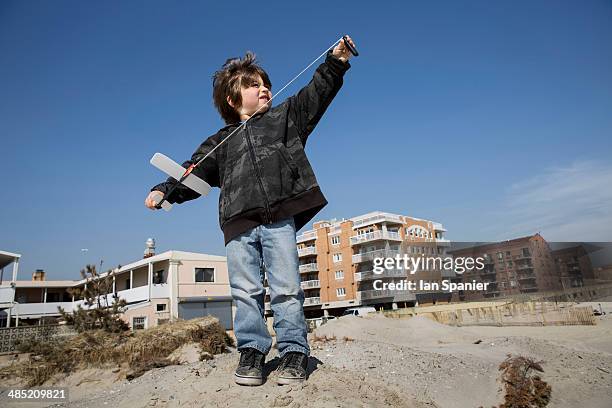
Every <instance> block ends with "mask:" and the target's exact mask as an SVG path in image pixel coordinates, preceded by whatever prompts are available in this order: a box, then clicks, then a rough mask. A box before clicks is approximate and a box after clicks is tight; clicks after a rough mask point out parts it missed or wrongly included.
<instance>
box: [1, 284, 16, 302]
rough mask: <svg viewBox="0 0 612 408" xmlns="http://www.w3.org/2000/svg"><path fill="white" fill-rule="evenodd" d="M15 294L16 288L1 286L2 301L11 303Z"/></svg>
mask: <svg viewBox="0 0 612 408" xmlns="http://www.w3.org/2000/svg"><path fill="white" fill-rule="evenodd" d="M14 294H15V289H13V288H12V287H10V286H8V287H3V288H0V303H11V302H12V301H13V297H14Z"/></svg>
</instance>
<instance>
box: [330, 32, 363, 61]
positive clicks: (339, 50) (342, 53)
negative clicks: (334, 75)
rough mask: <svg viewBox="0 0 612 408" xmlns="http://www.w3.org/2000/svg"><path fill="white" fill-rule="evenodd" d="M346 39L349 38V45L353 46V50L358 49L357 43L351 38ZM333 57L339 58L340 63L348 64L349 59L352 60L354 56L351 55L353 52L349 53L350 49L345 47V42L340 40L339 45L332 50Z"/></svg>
mask: <svg viewBox="0 0 612 408" xmlns="http://www.w3.org/2000/svg"><path fill="white" fill-rule="evenodd" d="M346 38H347V40H348V42H349V44H351V45H352V46H353V48H357V47H356V46H355V43H354V42H353V40H352V39H351V37H349V36H348V35H347V36H346ZM332 55H333V56H334V57H336V58H338V59H339V60H340V61H342V62H346V61H348V60H349V58H351V56H352V55H353V54H351V52H350V51H349V49H348V47H347V46H346V45H344V40H340V42H339V43H338V45H336V47H335V48H334V49H333V50H332Z"/></svg>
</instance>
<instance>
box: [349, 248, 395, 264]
mask: <svg viewBox="0 0 612 408" xmlns="http://www.w3.org/2000/svg"><path fill="white" fill-rule="evenodd" d="M396 255H399V251H395V250H392V249H377V250H374V251H370V252H364V253H361V254H354V255H353V263H360V262H367V261H371V260H373V259H374V258H393V257H395V256H396Z"/></svg>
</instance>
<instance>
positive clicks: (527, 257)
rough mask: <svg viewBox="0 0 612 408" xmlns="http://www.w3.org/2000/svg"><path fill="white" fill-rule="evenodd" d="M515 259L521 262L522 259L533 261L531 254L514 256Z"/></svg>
mask: <svg viewBox="0 0 612 408" xmlns="http://www.w3.org/2000/svg"><path fill="white" fill-rule="evenodd" d="M513 258H514V259H516V260H517V261H520V260H522V259H531V254H529V255H525V254H520V255H514V256H513Z"/></svg>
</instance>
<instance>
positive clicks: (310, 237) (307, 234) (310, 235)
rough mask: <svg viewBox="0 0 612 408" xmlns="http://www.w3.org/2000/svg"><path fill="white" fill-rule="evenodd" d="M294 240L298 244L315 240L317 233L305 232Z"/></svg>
mask: <svg viewBox="0 0 612 408" xmlns="http://www.w3.org/2000/svg"><path fill="white" fill-rule="evenodd" d="M295 238H296V241H297V243H298V244H299V243H300V242H305V241H312V240H315V239H317V232H316V231H306V232H304V233H303V234H300V235H298V236H297V237H295Z"/></svg>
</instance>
